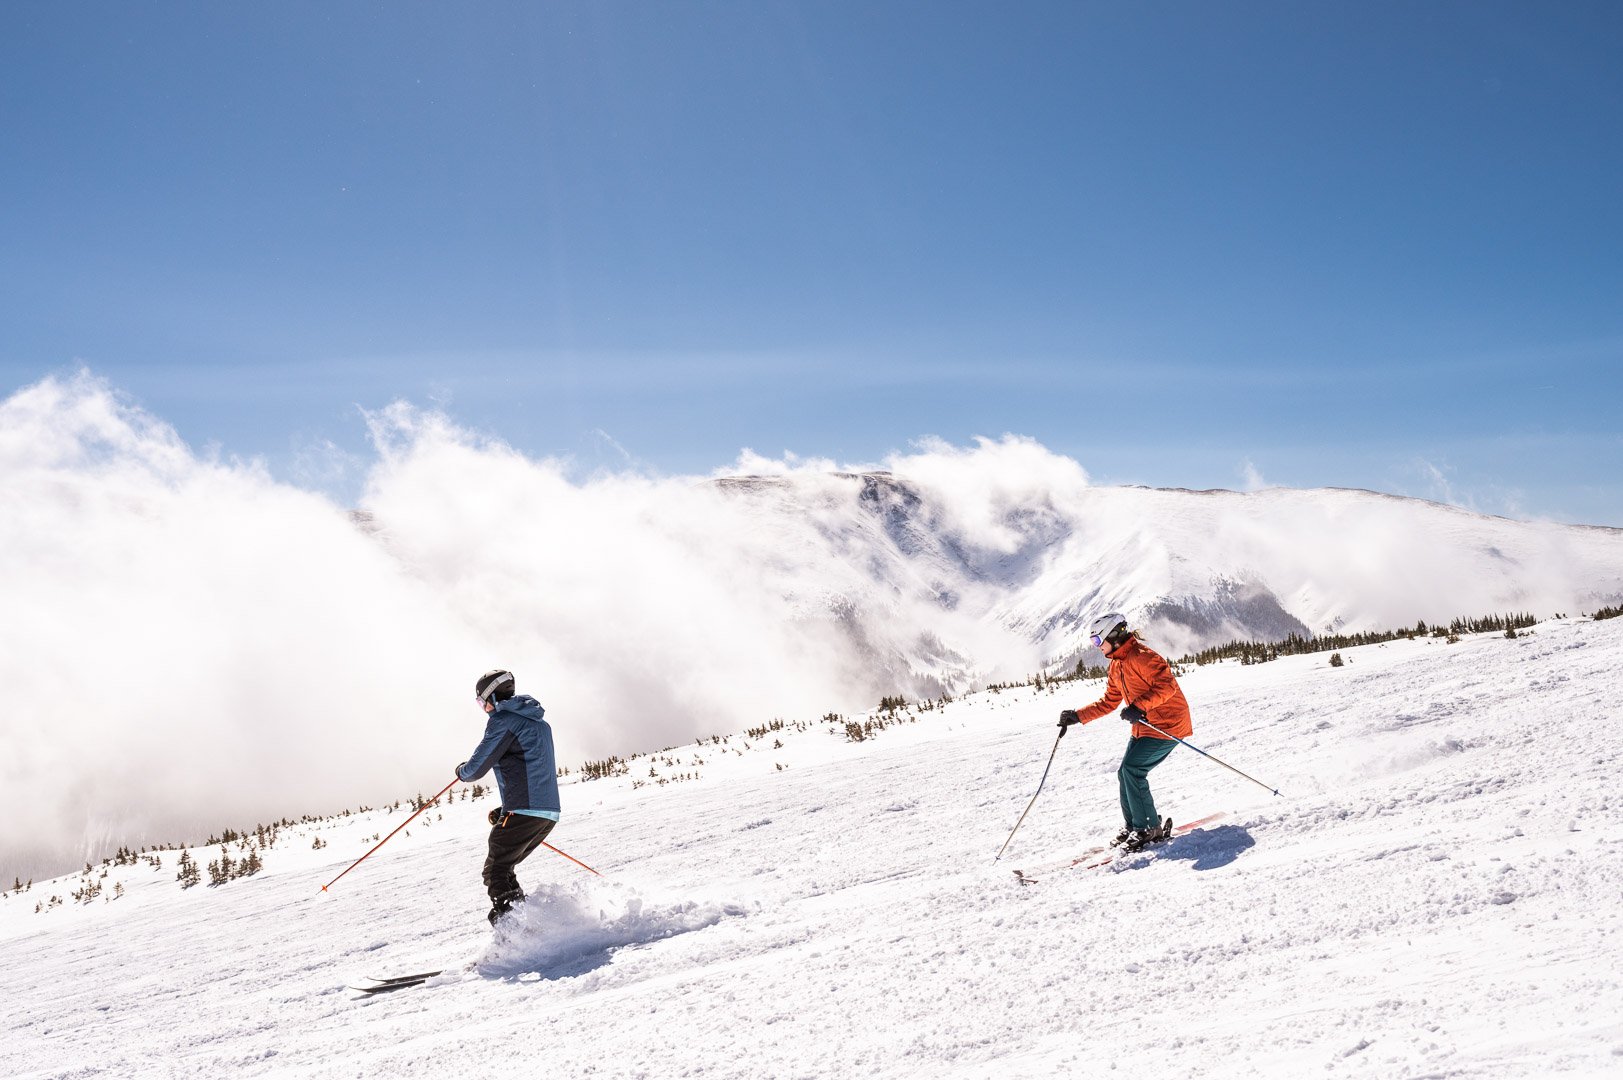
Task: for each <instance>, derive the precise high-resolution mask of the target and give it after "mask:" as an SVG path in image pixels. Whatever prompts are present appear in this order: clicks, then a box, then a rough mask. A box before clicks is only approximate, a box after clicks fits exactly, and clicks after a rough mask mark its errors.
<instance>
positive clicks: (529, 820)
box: [484, 814, 558, 900]
mask: <svg viewBox="0 0 1623 1080" xmlns="http://www.w3.org/2000/svg"><path fill="white" fill-rule="evenodd" d="M556 824H558V823H557V822H556V821H553V820H552V819H551V818H544V817H536V816H534V815H533V814H508V815H506V816H505V817H502V818H499V819H498V820H497V822H496V824H495V825H494V826H492V828H491V830H490V852H489V854H487V855H486V856H485V874H484V877H485V891H486V892H488V893H490V898H491V899H492V900H495V899H497V898H498V897H503V896H508V897H510V896H512V894H513V893H523V891H524V890H523V889H521V888H519V884H518V876H517V875H516V874H514V873H513V868H514V867H516V866H518V864H519V863H521V862H523V861H524V860H525V859H526V858H528V857H529V855H530V852H532V851H534V850H535V849H536V848H538V847H540V846H541V841H543V840H545V839H546V838H547V834H548V833H550V832H551V831H552V827H553V826H554V825H556Z"/></svg>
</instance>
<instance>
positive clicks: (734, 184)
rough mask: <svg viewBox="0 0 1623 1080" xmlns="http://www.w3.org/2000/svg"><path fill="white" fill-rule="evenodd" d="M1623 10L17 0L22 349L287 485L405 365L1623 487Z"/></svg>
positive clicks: (1517, 485)
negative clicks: (75, 371) (260, 463)
mask: <svg viewBox="0 0 1623 1080" xmlns="http://www.w3.org/2000/svg"><path fill="white" fill-rule="evenodd" d="M1620 56H1623V7H1620V6H1619V5H1617V4H1615V3H1609V2H1607V3H1556V4H1550V3H1532V2H1529V3H1521V4H1507V3H1494V2H1477V0H1472V2H1467V3H1420V4H1416V3H1412V2H1401V3H1384V2H1364V3H1336V4H1323V3H1321V4H1302V3H1224V4H1211V3H1204V2H1201V3H1196V2H1183V3H1180V2H1169V3H1160V4H1124V3H1118V2H1108V3H1088V2H1072V3H1052V4H1050V3H1037V2H1028V3H990V2H985V3H961V2H952V0H930V2H920V3H883V2H871V0H869V2H861V3H843V2H832V0H817V2H805V3H781V2H772V0H751V2H747V3H746V2H739V3H697V2H694V3H686V2H683V3H664V2H660V3H655V2H645V3H636V4H629V3H618V2H605V0H587V2H579V3H574V2H556V3H541V2H520V3H511V4H506V3H457V4H443V3H405V2H401V3H354V2H341V0H339V2H335V0H322V2H320V3H298V2H291V0H283V2H278V3H273V4H253V5H250V4H215V3H180V2H174V3H135V2H127V0H126V2H117V3H75V2H71V0H66V2H58V3H50V4H7V5H5V6H4V7H0V395H7V394H10V393H11V392H13V391H14V390H16V389H17V388H19V387H21V386H25V385H28V384H30V383H32V382H35V381H37V380H38V379H39V378H41V377H43V376H45V375H47V374H51V373H53V372H62V371H65V370H71V369H72V368H73V367H75V366H76V365H78V364H81V363H82V364H84V365H87V366H88V367H89V368H90V369H91V370H92V371H93V372H95V373H97V374H99V375H102V376H104V377H106V378H107V379H109V380H110V381H111V382H112V383H113V384H114V385H115V386H117V387H118V388H120V389H121V390H123V391H125V392H127V393H128V394H130V395H131V396H132V397H133V398H134V399H135V400H136V401H138V402H139V403H140V404H142V405H143V406H144V407H146V408H147V409H149V410H150V411H152V412H153V413H155V414H156V415H158V416H160V417H162V418H163V419H165V420H167V421H169V422H170V423H172V424H174V425H175V427H176V428H177V429H178V430H179V431H180V433H181V434H182V436H184V437H185V438H186V439H187V440H188V441H189V442H191V443H193V444H194V445H197V446H205V445H209V444H215V445H218V446H219V447H220V448H221V449H222V450H223V451H224V452H226V453H231V454H239V455H260V456H263V457H264V458H265V459H266V461H267V462H268V463H269V464H270V466H271V467H272V469H273V471H275V472H276V473H277V474H278V475H283V476H287V477H288V478H290V479H295V480H297V479H299V477H298V475H297V474H298V473H299V472H300V470H301V469H302V468H305V467H306V466H308V461H309V453H308V452H309V451H310V450H311V449H312V448H313V447H320V446H322V445H324V444H326V443H328V442H331V443H333V444H336V446H338V447H340V448H343V449H346V450H350V451H354V452H358V453H360V452H364V450H365V445H366V443H365V429H364V424H363V422H362V417H361V412H360V410H361V409H363V408H364V409H375V408H378V407H380V406H383V405H385V404H387V403H388V402H390V401H391V400H394V399H396V398H406V399H409V400H411V401H414V402H416V403H418V404H425V405H433V404H438V405H440V406H442V407H444V408H445V409H446V410H447V411H448V412H449V413H451V414H452V415H453V417H455V418H456V419H457V420H458V421H459V422H461V423H465V424H468V425H471V426H475V427H480V428H483V429H487V430H489V431H490V432H492V433H494V434H496V435H499V436H501V437H502V438H504V439H506V440H508V441H509V442H511V443H512V444H513V445H515V446H517V447H519V448H520V449H522V450H524V451H526V452H528V453H532V454H562V455H569V456H571V457H573V458H574V459H576V460H577V461H578V462H579V463H580V465H581V467H582V468H583V469H591V468H599V467H610V468H621V467H626V466H627V465H630V466H632V467H636V468H641V469H646V470H651V471H656V472H663V473H680V472H709V471H710V470H712V469H714V468H717V467H720V466H724V465H726V464H727V463H729V462H732V461H733V460H735V459H736V458H737V456H738V454H739V451H740V450H741V449H742V448H744V447H751V448H753V449H754V450H756V451H759V452H761V453H763V454H767V455H769V456H776V455H778V454H781V453H782V452H783V451H785V450H789V451H793V452H794V453H797V454H799V455H801V456H804V457H829V458H834V459H837V460H839V461H841V462H848V463H860V462H868V461H876V460H879V459H880V458H882V457H883V455H884V454H885V453H887V452H888V451H891V450H894V449H898V448H905V447H906V446H907V444H908V443H909V441H910V440H913V439H916V438H919V437H921V436H926V435H936V436H940V437H942V438H944V439H947V440H949V441H950V442H953V443H957V444H964V443H967V442H969V441H970V440H971V439H972V438H973V437H974V436H976V435H987V436H997V435H1000V434H1002V433H1004V432H1014V433H1018V434H1024V435H1029V436H1032V437H1035V438H1036V439H1038V440H1040V441H1041V442H1042V443H1043V444H1044V445H1046V446H1048V447H1049V448H1050V449H1052V450H1055V451H1057V452H1060V453H1064V454H1067V455H1070V456H1072V457H1074V458H1076V459H1077V460H1078V461H1080V462H1081V463H1082V464H1083V465H1084V466H1085V467H1086V468H1087V469H1088V470H1089V472H1090V473H1091V474H1092V475H1093V476H1094V477H1095V479H1097V480H1100V481H1107V482H1141V483H1149V484H1156V485H1164V486H1186V487H1210V486H1222V487H1245V486H1248V485H1255V484H1260V483H1272V484H1286V485H1291V486H1301V487H1311V486H1320V485H1346V486H1358V487H1370V488H1375V489H1378V490H1384V491H1392V492H1399V493H1404V494H1412V495H1422V496H1426V497H1433V498H1441V499H1445V500H1448V501H1455V502H1459V503H1461V504H1463V505H1467V506H1471V507H1473V508H1476V509H1480V510H1485V511H1490V512H1496V513H1509V514H1512V515H1517V516H1548V517H1554V518H1557V519H1561V520H1567V521H1581V522H1589V523H1596V524H1609V525H1618V526H1623V480H1620V479H1619V477H1620V476H1623V424H1620V421H1619V416H1620V414H1623V408H1620V406H1623V63H1620V62H1619V57H1620ZM358 407H359V408H358ZM301 462H303V463H304V464H303V465H301V464H300V463H301ZM306 479H307V480H308V477H306ZM326 482H328V483H330V484H332V485H333V486H334V487H335V488H337V489H340V490H338V492H337V493H338V494H340V496H344V495H346V494H347V493H346V492H344V491H342V490H341V489H342V488H343V486H344V483H345V482H346V481H344V480H341V479H336V480H335V479H331V478H329V479H328V481H326Z"/></svg>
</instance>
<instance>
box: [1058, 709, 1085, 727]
mask: <svg viewBox="0 0 1623 1080" xmlns="http://www.w3.org/2000/svg"><path fill="white" fill-rule="evenodd" d="M1081 722H1082V720H1081V718H1080V717H1078V716H1077V715H1076V710H1075V709H1064V710H1062V711H1061V712H1060V714H1059V726H1060V727H1062V728H1068V727H1070V726H1071V725H1072V724H1080V723H1081Z"/></svg>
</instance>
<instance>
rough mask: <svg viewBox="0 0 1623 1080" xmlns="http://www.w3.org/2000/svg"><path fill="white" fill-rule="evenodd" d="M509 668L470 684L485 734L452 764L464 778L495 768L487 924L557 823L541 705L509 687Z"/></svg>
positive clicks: (505, 906) (504, 908)
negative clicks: (497, 802)
mask: <svg viewBox="0 0 1623 1080" xmlns="http://www.w3.org/2000/svg"><path fill="white" fill-rule="evenodd" d="M514 690H515V682H514V679H513V673H512V672H511V671H503V670H501V669H500V668H498V669H496V670H494V671H487V672H485V673H484V674H483V675H481V676H479V679H478V681H477V682H475V683H474V687H473V692H474V697H475V698H476V699H478V702H479V705H480V707H481V708H482V709H484V710H485V712H486V714H488V716H489V719H488V720H486V721H485V736H484V738H483V739H481V740H480V741H479V745H478V746H476V747H474V751H473V753H472V754H470V755H469V756H468V760H467V761H465V762H463V763H462V764H461V765H458V766H457V767H456V775H457V779H458V780H461V781H463V782H464V783H467V782H471V781H474V780H477V779H479V778H480V777H481V776H483V775H485V773H487V772H489V771H490V770H491V769H492V768H494V769H495V770H496V790H497V791H498V792H499V793H500V794H501V799H502V804H501V805H500V806H498V807H496V809H494V810H492V811H491V812H490V814H489V820H490V847H489V852H488V854H487V855H486V856H485V870H484V880H485V889H486V891H487V892H489V893H490V923H491V925H492V926H494V925H495V924H496V920H497V919H499V918H501V917H502V916H503V915H505V914H507V913H508V912H509V911H510V910H512V908H513V905H514V904H517V903H520V902H522V901H523V899H524V890H523V889H522V888H520V887H519V883H518V876H517V875H516V874H515V873H514V872H513V871H514V868H515V867H517V866H518V864H519V863H521V862H523V861H524V860H525V859H526V858H527V857H529V854H530V852H532V851H534V850H535V849H536V848H538V847H540V846H541V841H543V840H545V839H546V838H547V834H548V833H550V832H551V831H552V827H553V826H554V825H556V824H557V823H558V763H557V759H556V758H555V757H554V756H553V752H552V728H551V727H550V726H549V725H548V724H547V722H546V721H545V720H543V719H542V717H543V716H544V715H546V710H545V709H543V708H542V707H541V703H540V702H539V701H537V700H535V698H533V697H530V696H529V695H528V694H518V693H515V692H514Z"/></svg>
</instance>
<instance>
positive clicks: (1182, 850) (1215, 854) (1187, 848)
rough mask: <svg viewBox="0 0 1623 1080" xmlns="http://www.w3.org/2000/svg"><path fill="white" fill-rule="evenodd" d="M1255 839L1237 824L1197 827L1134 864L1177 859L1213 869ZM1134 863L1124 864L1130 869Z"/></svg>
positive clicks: (1252, 843) (1195, 867) (1196, 867)
mask: <svg viewBox="0 0 1623 1080" xmlns="http://www.w3.org/2000/svg"><path fill="white" fill-rule="evenodd" d="M1256 843H1257V842H1256V841H1255V840H1253V839H1252V838H1251V834H1250V833H1249V832H1247V831H1246V830H1245V829H1244V828H1243V827H1241V826H1239V825H1219V826H1218V827H1217V828H1215V829H1197V830H1196V831H1194V832H1192V833H1185V834H1184V835H1182V836H1177V837H1174V838H1173V839H1171V840H1169V841H1167V842H1166V843H1165V844H1162V845H1161V846H1160V847H1159V848H1156V849H1155V858H1154V859H1148V860H1145V861H1144V862H1143V863H1140V864H1136V865H1143V866H1148V865H1149V864H1150V863H1151V862H1160V861H1161V860H1163V859H1177V860H1178V861H1179V862H1188V863H1193V864H1194V866H1193V869H1196V870H1216V869H1218V868H1219V867H1222V866H1227V865H1228V864H1229V863H1231V862H1233V861H1234V860H1235V859H1238V858H1239V857H1240V855H1241V853H1242V852H1244V851H1245V850H1246V848H1249V847H1255V846H1256ZM1134 865H1135V864H1132V863H1129V864H1128V867H1127V868H1129V869H1131V868H1132V867H1133V866H1134Z"/></svg>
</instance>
